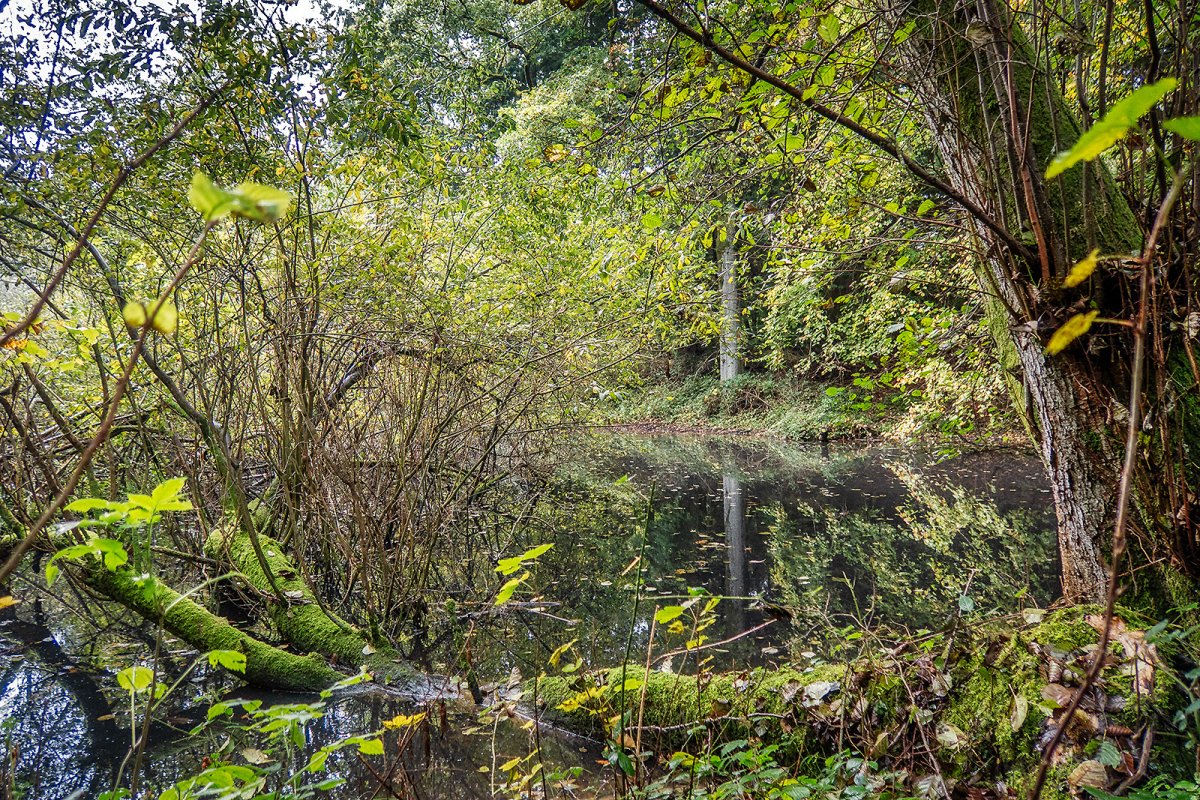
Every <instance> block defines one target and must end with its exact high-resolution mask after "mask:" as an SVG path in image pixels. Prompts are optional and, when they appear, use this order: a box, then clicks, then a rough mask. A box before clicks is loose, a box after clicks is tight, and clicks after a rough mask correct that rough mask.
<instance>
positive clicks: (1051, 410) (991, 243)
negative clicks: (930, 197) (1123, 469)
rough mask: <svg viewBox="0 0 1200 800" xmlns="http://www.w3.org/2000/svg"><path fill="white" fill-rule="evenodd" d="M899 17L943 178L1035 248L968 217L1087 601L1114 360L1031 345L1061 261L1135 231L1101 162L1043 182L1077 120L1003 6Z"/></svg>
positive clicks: (1103, 486)
mask: <svg viewBox="0 0 1200 800" xmlns="http://www.w3.org/2000/svg"><path fill="white" fill-rule="evenodd" d="M904 13H905V15H906V16H907V17H908V18H910V19H914V20H915V21H916V22H917V31H918V33H919V35H914V36H913V37H912V38H911V39H910V43H911V44H910V46H909V47H908V48H907V51H906V58H907V62H906V66H907V72H908V77H910V78H911V80H912V86H913V88H914V89H915V90H916V92H917V93H918V95H919V97H920V105H921V107H922V110H923V111H924V114H925V117H926V120H927V122H928V124H929V129H930V131H931V133H932V136H933V139H934V141H935V143H936V145H937V148H938V152H939V154H940V156H941V158H942V161H943V162H944V164H945V168H946V171H947V172H948V173H949V177H950V179H951V182H952V184H953V185H954V186H955V187H956V188H957V189H959V190H960V191H962V192H963V193H964V194H965V195H966V196H967V197H969V198H970V199H971V200H973V201H974V202H975V203H976V204H977V205H978V206H979V207H981V208H983V209H984V210H986V211H987V212H988V213H989V214H990V215H991V216H992V218H993V219H996V220H1002V221H1003V222H1004V224H1005V226H1006V227H1007V228H1008V229H1009V231H1010V232H1011V233H1013V234H1014V235H1016V236H1018V237H1020V238H1021V239H1023V240H1025V241H1027V242H1030V244H1031V249H1032V250H1033V251H1034V252H1035V253H1036V261H1031V260H1030V259H1028V258H1024V257H1022V255H1020V254H1016V253H1013V252H1012V250H1011V248H1009V247H1007V246H1006V244H1005V243H1004V242H1002V241H999V240H998V237H997V236H996V235H995V234H994V233H993V232H992V231H991V230H989V229H987V228H986V227H985V226H983V225H982V224H979V223H978V221H976V227H975V232H976V235H977V238H978V240H979V241H980V242H981V247H980V250H981V251H982V252H984V253H986V254H987V255H986V257H985V258H984V259H982V260H981V261H980V262H979V263H978V264H977V265H976V276H977V278H978V280H979V284H980V287H981V289H983V291H984V292H987V293H990V294H993V295H995V297H996V299H997V300H998V301H999V303H1000V304H1002V306H1003V307H1004V308H1005V309H1007V311H1008V314H1009V324H1008V326H1007V327H1008V330H1007V331H1004V330H1003V329H1002V328H1001V329H999V330H997V326H993V331H992V332H993V335H994V336H997V339H998V342H997V343H998V345H999V346H1000V348H1001V350H1003V351H1005V352H1008V353H1013V354H1015V356H1016V360H1017V362H1018V363H1019V365H1020V372H1021V377H1022V381H1023V389H1024V399H1025V401H1026V403H1025V405H1026V406H1027V410H1028V415H1029V417H1030V418H1031V421H1032V423H1033V425H1032V432H1033V433H1034V438H1035V441H1036V443H1037V446H1038V449H1039V452H1040V454H1041V457H1042V460H1043V461H1044V462H1045V465H1046V469H1047V474H1048V477H1049V481H1050V487H1051V493H1052V497H1053V500H1054V507H1055V511H1056V514H1057V518H1058V541H1059V551H1060V556H1061V558H1062V569H1063V573H1062V574H1063V591H1064V594H1065V595H1066V596H1067V597H1069V598H1071V599H1074V600H1098V599H1099V598H1101V597H1102V596H1103V593H1104V589H1105V585H1106V582H1107V579H1106V573H1105V568H1104V566H1103V560H1104V559H1103V543H1104V542H1105V541H1106V540H1107V535H1108V531H1109V526H1110V524H1111V518H1112V514H1113V510H1114V502H1113V501H1114V499H1115V495H1116V486H1117V480H1118V476H1119V466H1120V454H1119V452H1118V447H1116V446H1115V444H1114V442H1115V441H1118V440H1117V439H1115V438H1114V430H1113V429H1111V428H1110V425H1111V423H1112V422H1113V421H1114V420H1115V419H1117V418H1119V416H1120V414H1119V411H1117V409H1120V408H1123V407H1124V406H1123V405H1122V403H1123V402H1124V399H1123V398H1122V392H1123V391H1124V383H1125V381H1124V376H1125V375H1126V374H1127V367H1126V366H1125V359H1124V353H1123V351H1121V350H1119V349H1116V348H1114V349H1111V350H1110V351H1108V352H1106V353H1100V354H1098V355H1097V354H1095V353H1084V352H1081V351H1082V348H1080V347H1078V346H1076V347H1073V348H1071V349H1070V350H1068V351H1067V352H1064V353H1062V354H1060V355H1058V356H1054V357H1050V356H1047V355H1046V353H1045V346H1044V341H1045V337H1046V336H1047V335H1048V334H1049V332H1051V331H1052V330H1054V329H1055V328H1057V327H1058V325H1059V324H1061V323H1062V322H1063V321H1065V319H1066V318H1067V317H1068V316H1070V313H1069V310H1068V308H1067V307H1066V306H1067V304H1068V303H1069V302H1070V301H1071V300H1074V299H1076V298H1075V297H1068V296H1064V293H1063V292H1061V291H1060V290H1059V289H1058V288H1057V287H1058V286H1059V285H1060V284H1061V279H1062V277H1063V276H1065V274H1066V272H1067V270H1068V269H1069V268H1070V266H1071V265H1072V264H1073V263H1074V262H1075V261H1077V260H1079V259H1080V258H1082V257H1083V256H1084V255H1086V253H1087V252H1088V251H1089V250H1090V249H1091V248H1092V247H1098V248H1100V250H1101V252H1102V253H1118V254H1128V253H1130V252H1136V251H1138V250H1139V249H1140V247H1141V241H1142V234H1141V231H1140V228H1139V225H1138V222H1137V219H1136V218H1135V216H1134V215H1133V212H1132V211H1131V210H1130V208H1129V205H1128V203H1127V202H1126V201H1125V200H1124V198H1123V197H1122V195H1121V193H1120V192H1119V191H1118V188H1117V186H1116V184H1115V181H1114V180H1113V178H1112V176H1111V175H1109V173H1108V171H1107V169H1106V168H1105V167H1104V166H1103V164H1102V163H1101V162H1099V161H1097V162H1093V163H1091V164H1088V165H1087V166H1086V168H1085V169H1083V170H1081V169H1075V170H1073V171H1070V172H1068V173H1066V174H1065V175H1063V176H1062V178H1061V179H1060V180H1059V181H1058V182H1056V183H1055V184H1053V185H1051V184H1047V183H1046V182H1045V181H1044V180H1043V178H1042V172H1043V170H1044V168H1045V165H1046V164H1047V163H1049V161H1050V159H1051V158H1052V157H1053V155H1054V154H1055V153H1056V152H1058V151H1060V150H1063V149H1066V148H1067V147H1068V146H1070V144H1072V143H1073V142H1074V141H1075V139H1077V138H1078V136H1079V133H1080V130H1079V127H1078V125H1077V124H1076V123H1075V122H1074V115H1073V113H1072V110H1071V109H1070V108H1069V107H1068V106H1067V104H1066V102H1065V101H1064V100H1063V98H1062V96H1061V95H1060V94H1059V92H1058V89H1057V87H1056V86H1055V85H1054V82H1053V80H1051V79H1049V78H1048V77H1047V76H1046V75H1045V73H1044V72H1043V70H1042V69H1041V68H1040V67H1039V66H1038V65H1037V62H1036V59H1035V57H1034V55H1033V53H1032V51H1031V50H1030V48H1029V46H1028V44H1027V43H1026V40H1025V39H1024V37H1023V36H1022V34H1021V31H1020V30H1019V28H1017V27H1016V26H1015V25H1013V24H1012V23H1011V20H1010V16H1009V12H1008V9H1007V8H1003V7H1001V5H1000V4H999V3H995V2H992V0H969V1H968V2H965V3H958V2H953V1H952V0H918V1H917V2H915V3H913V4H912V5H910V6H909V7H908V8H906V9H905V11H904ZM1098 221H1102V222H1098ZM1113 316H1128V315H1127V314H1124V315H1123V314H1121V313H1119V312H1117V313H1114V314H1113Z"/></svg>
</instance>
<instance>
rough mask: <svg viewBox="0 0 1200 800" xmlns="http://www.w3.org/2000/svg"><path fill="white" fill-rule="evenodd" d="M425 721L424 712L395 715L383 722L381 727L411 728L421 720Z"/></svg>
mask: <svg viewBox="0 0 1200 800" xmlns="http://www.w3.org/2000/svg"><path fill="white" fill-rule="evenodd" d="M423 719H425V712H424V711H422V712H421V713H419V714H397V715H396V716H394V717H392V718H391V719H388V720H384V722H383V727H385V728H391V729H395V728H411V727H412V726H413V725H416V724H417V723H419V722H420V721H421V720H423Z"/></svg>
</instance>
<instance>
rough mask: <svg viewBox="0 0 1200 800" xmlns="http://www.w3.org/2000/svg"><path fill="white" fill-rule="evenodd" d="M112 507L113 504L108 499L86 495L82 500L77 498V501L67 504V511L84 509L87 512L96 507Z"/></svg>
mask: <svg viewBox="0 0 1200 800" xmlns="http://www.w3.org/2000/svg"><path fill="white" fill-rule="evenodd" d="M112 507H113V504H112V503H111V502H110V501H108V500H102V499H101V498H99V497H85V498H83V499H82V500H76V501H75V502H73V503H71V504H69V505H68V506H67V511H82V512H85V513H86V512H88V511H91V510H93V509H96V508H112Z"/></svg>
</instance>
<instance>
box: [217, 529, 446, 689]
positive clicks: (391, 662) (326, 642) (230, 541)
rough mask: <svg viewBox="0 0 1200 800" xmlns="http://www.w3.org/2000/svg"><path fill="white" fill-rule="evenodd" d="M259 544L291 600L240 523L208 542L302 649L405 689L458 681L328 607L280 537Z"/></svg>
mask: <svg viewBox="0 0 1200 800" xmlns="http://www.w3.org/2000/svg"><path fill="white" fill-rule="evenodd" d="M258 541H259V544H260V545H261V547H262V550H263V555H264V556H265V558H266V561H267V565H268V566H269V568H270V570H271V573H272V574H273V575H274V576H275V579H276V585H278V587H279V588H280V590H282V594H283V597H284V599H285V600H286V602H280V601H279V599H278V598H277V596H276V595H274V594H273V593H272V592H271V584H270V581H269V579H268V576H267V574H266V572H265V571H264V570H263V568H262V565H261V563H260V561H259V559H258V556H257V554H256V553H255V552H254V547H253V543H252V542H251V540H250V537H249V536H248V535H247V534H246V533H245V531H243V530H242V529H241V528H240V527H239V526H238V525H237V524H236V523H235V522H232V521H230V520H226V521H225V522H223V523H222V524H220V525H218V526H217V527H215V528H214V529H213V530H212V531H211V532H210V533H209V535H208V539H207V540H206V541H205V543H204V553H205V555H206V556H208V557H209V558H211V559H213V560H215V561H218V562H219V563H221V564H226V565H228V566H229V567H230V568H231V569H233V570H236V571H237V572H238V573H239V574H240V576H241V578H242V579H243V580H244V581H245V582H246V583H247V584H249V586H250V587H251V588H253V589H254V590H256V591H257V593H258V594H259V595H261V597H262V600H263V602H264V603H265V604H266V608H267V616H268V617H269V619H270V621H271V623H272V624H273V625H274V627H275V629H276V630H277V631H278V632H279V635H280V637H281V638H283V639H284V640H285V641H287V642H289V643H290V644H291V645H292V646H293V647H295V648H296V649H298V650H302V651H304V652H310V653H320V654H322V655H324V656H326V657H328V658H329V659H330V660H332V661H333V662H334V663H336V664H338V665H340V666H343V667H351V668H365V669H366V670H367V671H368V672H370V673H371V674H372V675H373V676H374V678H375V680H376V681H377V682H379V683H382V684H386V685H390V686H392V687H393V688H395V689H399V690H400V691H401V692H403V693H407V694H413V695H417V696H425V695H427V694H429V693H431V692H432V693H436V694H439V695H444V694H445V690H446V689H453V688H454V687H452V686H449V687H448V686H443V685H440V684H439V682H438V681H437V679H431V678H429V677H427V676H425V675H424V674H423V673H420V672H418V671H417V670H416V669H414V668H413V667H412V666H411V665H409V664H408V663H406V662H405V660H404V657H403V656H402V655H401V654H400V653H399V651H397V650H396V649H395V648H393V647H391V646H390V645H388V644H387V643H384V642H375V641H372V640H371V639H370V638H369V637H368V636H367V635H366V634H364V633H363V632H362V631H360V630H358V629H357V628H355V627H354V626H353V625H351V624H350V623H349V622H347V621H346V620H344V619H342V618H341V617H339V616H337V615H336V614H334V613H333V612H331V611H329V610H327V609H326V608H324V607H323V606H322V605H321V603H320V602H319V601H318V599H317V597H316V596H315V595H314V594H313V592H312V590H311V589H310V588H309V587H308V585H307V584H306V583H305V582H304V580H303V579H301V577H300V574H299V571H298V570H297V569H296V567H295V565H294V564H293V563H292V561H291V559H290V558H288V557H287V555H286V554H285V552H284V548H283V545H282V544H280V542H278V541H277V540H275V539H273V538H271V537H270V536H266V535H263V534H261V533H260V534H259V536H258Z"/></svg>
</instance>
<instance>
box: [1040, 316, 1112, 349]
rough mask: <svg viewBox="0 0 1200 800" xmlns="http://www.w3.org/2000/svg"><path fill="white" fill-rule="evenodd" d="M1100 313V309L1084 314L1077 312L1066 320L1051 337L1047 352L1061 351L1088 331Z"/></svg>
mask: <svg viewBox="0 0 1200 800" xmlns="http://www.w3.org/2000/svg"><path fill="white" fill-rule="evenodd" d="M1099 315H1100V312H1099V311H1088V312H1087V313H1084V314H1076V315H1075V316H1073V317H1071V318H1070V319H1069V320H1067V321H1066V322H1064V323H1063V324H1062V326H1061V327H1060V328H1059V329H1058V330H1056V331H1055V332H1054V335H1053V336H1051V337H1050V344H1048V345H1046V353H1047V354H1049V355H1052V356H1053V355H1058V354H1059V353H1061V352H1062V351H1063V350H1064V349H1066V347H1067V345H1069V344H1070V343H1071V342H1073V341H1075V340H1076V339H1078V338H1079V337H1080V336H1083V335H1084V334H1085V333H1087V332H1088V329H1089V328H1091V327H1092V321H1093V320H1094V319H1096V317H1098V316H1099Z"/></svg>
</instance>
